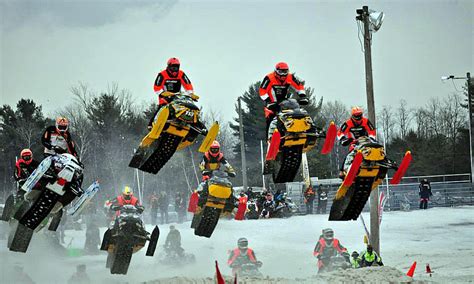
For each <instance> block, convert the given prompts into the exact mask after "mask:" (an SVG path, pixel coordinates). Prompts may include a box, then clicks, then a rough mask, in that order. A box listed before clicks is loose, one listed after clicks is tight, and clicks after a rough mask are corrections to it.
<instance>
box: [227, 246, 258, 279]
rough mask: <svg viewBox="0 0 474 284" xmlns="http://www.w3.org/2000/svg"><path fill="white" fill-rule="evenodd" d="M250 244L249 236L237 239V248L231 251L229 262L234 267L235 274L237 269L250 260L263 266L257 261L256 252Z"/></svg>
mask: <svg viewBox="0 0 474 284" xmlns="http://www.w3.org/2000/svg"><path fill="white" fill-rule="evenodd" d="M248 245H249V242H248V240H247V238H240V239H238V240H237V248H235V249H234V250H233V251H231V252H230V255H229V259H228V260H227V264H228V265H229V266H230V267H232V272H233V274H235V272H236V270H238V268H240V266H241V265H242V264H245V263H249V262H250V263H253V264H255V265H257V266H261V262H259V261H257V258H256V257H255V253H254V252H253V250H252V249H251V248H249V247H248Z"/></svg>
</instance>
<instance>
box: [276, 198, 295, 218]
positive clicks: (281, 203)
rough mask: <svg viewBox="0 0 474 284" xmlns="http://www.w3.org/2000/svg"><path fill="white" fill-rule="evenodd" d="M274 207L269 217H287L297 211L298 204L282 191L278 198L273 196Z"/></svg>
mask: <svg viewBox="0 0 474 284" xmlns="http://www.w3.org/2000/svg"><path fill="white" fill-rule="evenodd" d="M275 199H276V200H275V208H274V209H273V211H272V213H271V214H270V217H271V218H289V217H291V216H293V215H294V214H296V213H297V212H298V206H297V205H296V204H295V203H294V202H293V201H292V200H291V198H290V197H288V196H287V193H286V192H285V193H283V194H282V196H281V197H280V198H275Z"/></svg>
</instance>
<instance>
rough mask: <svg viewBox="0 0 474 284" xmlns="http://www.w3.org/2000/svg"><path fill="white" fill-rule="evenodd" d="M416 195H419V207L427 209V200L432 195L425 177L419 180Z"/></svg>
mask: <svg viewBox="0 0 474 284" xmlns="http://www.w3.org/2000/svg"><path fill="white" fill-rule="evenodd" d="M418 195H420V209H428V200H430V196H432V195H433V193H432V192H431V184H430V182H429V181H428V180H427V179H423V180H422V181H421V182H420V186H419V190H418Z"/></svg>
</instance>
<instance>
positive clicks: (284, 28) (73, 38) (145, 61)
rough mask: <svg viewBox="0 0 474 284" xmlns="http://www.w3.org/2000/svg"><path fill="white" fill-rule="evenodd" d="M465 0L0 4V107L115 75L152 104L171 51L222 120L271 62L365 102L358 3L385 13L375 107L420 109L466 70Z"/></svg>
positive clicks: (56, 102) (60, 97)
mask: <svg viewBox="0 0 474 284" xmlns="http://www.w3.org/2000/svg"><path fill="white" fill-rule="evenodd" d="M473 3H474V1H468V0H466V1H454V0H450V1H408V0H406V1H405V0H399V1H393V0H392V1H364V2H362V1H290V0H288V1H267V0H265V1H247V0H245V1H189V0H188V1H76V0H68V1H61V0H55V1H51V0H50V1H45V0H42V1H36V0H35V1H32V0H29V1H22V0H18V1H10V0H0V11H1V12H0V13H1V15H0V16H1V36H0V44H1V55H0V65H1V68H0V78H1V79H0V92H1V93H0V104H10V105H14V104H16V102H17V101H18V100H19V99H20V98H31V99H34V100H35V101H37V102H38V103H39V104H42V105H43V109H44V110H45V112H46V113H47V114H52V113H54V112H55V111H56V110H57V109H58V108H61V107H63V106H66V105H68V104H70V103H71V102H72V101H73V96H72V95H71V93H70V87H71V86H73V85H76V84H77V83H78V82H84V83H86V84H87V85H89V86H90V88H92V89H94V90H96V91H101V90H105V89H106V88H107V85H108V84H110V83H113V82H116V83H118V84H119V87H121V88H126V89H128V90H130V91H131V93H132V95H133V99H134V102H135V103H137V104H145V103H152V102H155V101H157V99H156V96H155V94H154V92H153V82H154V80H155V77H156V74H157V73H158V72H159V71H160V70H162V69H163V68H164V67H165V65H166V61H167V59H168V58H169V57H178V58H179V59H180V61H181V68H182V70H184V71H185V72H186V73H187V75H188V77H189V78H190V79H191V81H192V83H193V85H194V88H195V91H196V94H198V95H199V96H200V97H201V100H200V104H201V105H202V106H203V107H204V108H212V109H213V110H217V111H221V112H222V114H223V117H224V118H225V119H227V120H231V119H232V118H233V117H235V116H236V115H235V110H234V106H235V102H236V100H237V98H238V96H240V95H242V94H243V93H244V92H245V91H246V90H247V89H248V87H249V85H250V84H252V83H254V82H256V81H259V80H262V79H263V77H264V76H265V75H266V74H267V73H269V72H271V71H272V70H273V68H274V65H275V63H277V62H279V61H286V62H287V63H288V64H289V66H290V71H291V72H295V73H296V74H297V75H298V77H300V78H302V79H304V80H305V81H306V85H307V86H310V87H313V88H315V93H316V96H317V98H319V97H320V96H322V97H324V100H325V101H329V100H335V99H337V100H341V101H343V102H345V103H346V104H347V105H362V106H364V105H365V104H366V96H365V73H364V54H363V53H362V51H361V46H360V42H359V39H358V28H357V24H356V21H355V10H356V9H357V8H361V7H362V5H366V4H367V5H368V6H369V8H371V9H374V10H377V11H383V12H384V13H385V20H384V22H383V25H382V27H381V29H380V30H379V31H378V32H377V33H375V34H373V44H372V61H373V74H374V75H373V76H374V93H375V103H376V106H377V107H381V106H383V105H388V106H393V107H396V105H397V104H398V102H399V101H400V99H404V100H406V101H407V102H408V103H409V105H410V106H412V107H416V106H421V105H423V104H425V102H426V101H427V100H428V99H429V98H430V97H446V96H448V95H449V94H450V93H453V92H455V87H454V86H453V84H452V83H451V82H442V81H441V80H440V77H441V76H443V75H448V74H453V75H458V76H465V74H466V72H468V71H471V73H474V72H473V71H474V70H473V66H474V64H473V53H474V48H473V47H474V44H473V41H474V34H473V33H474V20H473V19H474V13H473V10H474V4H473ZM462 84H463V82H461V81H457V82H456V87H457V88H458V89H460V88H461V86H462Z"/></svg>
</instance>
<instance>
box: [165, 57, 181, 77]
mask: <svg viewBox="0 0 474 284" xmlns="http://www.w3.org/2000/svg"><path fill="white" fill-rule="evenodd" d="M179 65H180V63H179V59H178V58H176V57H171V58H170V59H168V63H167V67H166V70H168V72H169V73H170V74H171V75H173V76H175V77H176V76H178V72H179Z"/></svg>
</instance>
